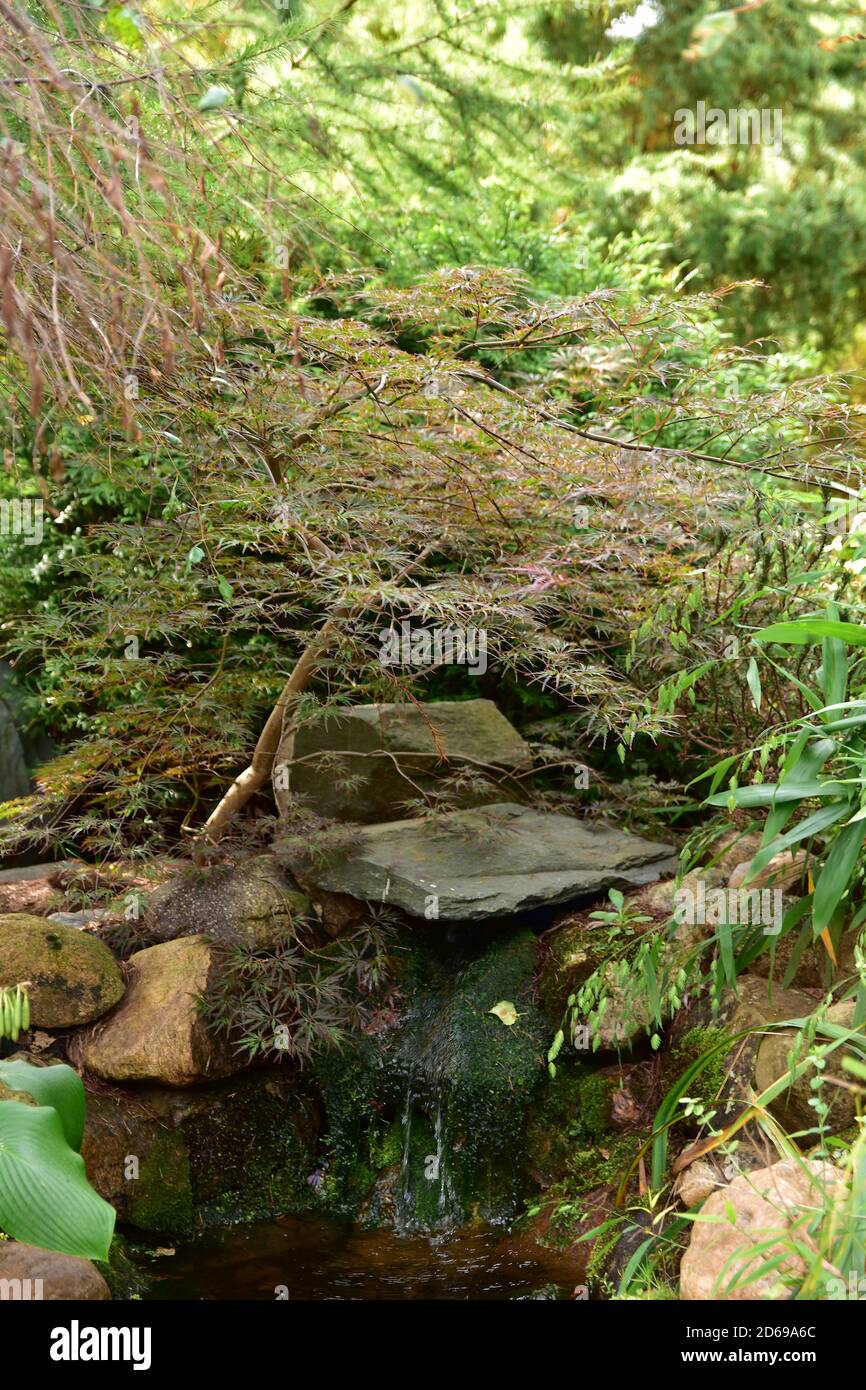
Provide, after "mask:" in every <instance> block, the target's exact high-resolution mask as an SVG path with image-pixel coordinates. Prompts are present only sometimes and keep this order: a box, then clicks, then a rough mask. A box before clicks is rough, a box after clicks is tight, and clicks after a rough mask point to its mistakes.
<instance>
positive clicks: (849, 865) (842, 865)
mask: <svg viewBox="0 0 866 1390" xmlns="http://www.w3.org/2000/svg"><path fill="white" fill-rule="evenodd" d="M864 836H866V821H855V822H854V824H853V825H846V826H845V829H844V830H842V831H840V832H839V834H838V836H837V837H836V840H835V841H834V843H833V848H832V849H831V850H830V853H829V855H828V857H827V862H826V863H825V865H824V867H823V869H822V870H821V874H820V877H819V879H818V881H817V883H816V884H815V897H814V901H813V903H812V931H813V933H814V935H815V936H818V935H819V934H820V933H821V932H822V931H823V930H824V928H825V927H827V926H829V923H830V918H831V917H832V916H833V913H834V911H835V909H836V907H837V905H838V903H839V902H840V900H841V898H842V895H843V893H844V892H845V891H846V890H847V888H848V886H849V884H850V882H851V878H852V875H853V873H854V870H855V868H856V867H857V859H858V856H859V854H860V847H861V845H862V844H863V838H864Z"/></svg>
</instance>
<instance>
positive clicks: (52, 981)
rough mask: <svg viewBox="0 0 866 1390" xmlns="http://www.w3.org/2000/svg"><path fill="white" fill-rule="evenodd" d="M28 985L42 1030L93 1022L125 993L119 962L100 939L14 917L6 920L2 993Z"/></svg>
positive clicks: (0, 946) (1, 939)
mask: <svg viewBox="0 0 866 1390" xmlns="http://www.w3.org/2000/svg"><path fill="white" fill-rule="evenodd" d="M25 980H26V981H29V982H30V983H29V988H28V993H29V995H30V1018H31V1022H32V1023H33V1024H35V1025H36V1026H37V1027H38V1028H72V1027H75V1026H76V1025H79V1024H83V1023H92V1022H93V1021H94V1020H95V1019H98V1018H101V1017H102V1016H103V1014H105V1013H107V1012H108V1010H109V1009H111V1008H113V1007H114V1005H115V1004H116V1003H117V1002H118V1000H119V999H120V998H121V997H122V996H123V990H124V985H123V976H122V974H121V973H120V969H119V967H118V964H117V961H116V960H115V959H114V956H113V955H112V954H111V952H110V951H109V949H108V947H107V946H105V945H104V944H103V942H101V941H99V940H98V939H97V938H96V937H95V936H90V935H89V934H88V933H87V932H82V931H76V930H75V928H73V927H67V926H64V925H63V924H62V923H60V922H49V921H46V919H45V918H44V917H31V916H29V915H28V914H26V913H11V914H7V915H5V916H2V917H0V988H4V987H6V986H9V985H15V984H18V983H19V982H24V981H25Z"/></svg>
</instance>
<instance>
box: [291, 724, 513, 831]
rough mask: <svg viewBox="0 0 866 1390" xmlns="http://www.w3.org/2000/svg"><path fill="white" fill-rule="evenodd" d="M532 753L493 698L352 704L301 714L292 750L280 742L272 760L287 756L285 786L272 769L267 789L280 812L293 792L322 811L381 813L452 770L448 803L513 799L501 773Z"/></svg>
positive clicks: (365, 817)
mask: <svg viewBox="0 0 866 1390" xmlns="http://www.w3.org/2000/svg"><path fill="white" fill-rule="evenodd" d="M287 760H289V762H288V764H287ZM531 762H532V758H531V754H530V751H529V746H528V744H526V743H525V742H524V740H523V739H522V738H521V737H520V735H519V734H518V733H517V731H516V729H514V728H513V727H512V726H511V724H509V722H508V720H507V719H505V718H504V716H503V715H501V714H500V713H499V710H498V709H497V708H496V706H495V705H494V704H493V702H492V701H491V700H443V701H440V702H434V703H432V704H425V705H411V704H407V705H388V704H383V705H357V706H354V707H352V708H349V709H343V710H340V711H339V712H337V713H329V714H328V715H327V716H325V717H324V718H322V719H319V720H316V721H315V722H314V723H311V724H305V725H304V726H303V727H302V728H301V729H299V730H298V732H297V735H296V738H295V744H294V751H293V753H292V754H291V755H290V754H289V752H288V750H287V745H286V744H285V743H284V744H283V745H282V746H281V749H280V751H279V752H278V753H277V757H276V768H277V769H280V767H281V766H286V765H288V766H289V771H288V781H289V787H288V789H286V787H285V786H284V785H281V779H280V777H279V776H275V779H274V790H275V795H276V799H277V805H278V807H279V809H280V812H281V814H283V815H285V814H286V813H287V811H288V808H289V806H290V805H291V804H292V803H293V801H294V800H295V799H296V798H298V799H299V800H300V801H301V802H302V804H303V806H304V807H305V808H306V809H308V810H310V811H314V812H315V813H316V814H317V815H320V816H326V817H328V818H332V819H336V820H349V821H362V822H371V821H384V820H393V819H394V818H395V817H396V816H399V815H400V814H401V812H403V813H404V814H405V810H406V807H407V804H408V803H411V802H412V801H417V800H419V799H421V798H422V797H423V794H424V793H426V792H430V791H433V790H435V788H436V787H437V785H441V783H442V781H443V779H444V778H445V777H447V776H449V775H450V776H453V775H454V774H455V773H459V774H461V783H462V785H461V786H460V787H459V788H449V796H451V804H452V805H456V806H480V805H485V804H487V803H490V802H498V801H502V800H503V799H506V798H507V799H510V800H514V798H515V797H516V796H518V795H519V794H520V788H519V783H517V782H515V781H514V779H513V778H508V776H507V774H508V773H509V772H512V773H513V772H515V771H517V770H518V769H527V768H529V767H530V765H531Z"/></svg>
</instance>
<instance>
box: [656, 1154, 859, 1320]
mask: <svg viewBox="0 0 866 1390" xmlns="http://www.w3.org/2000/svg"><path fill="white" fill-rule="evenodd" d="M844 1183H845V1179H844V1175H843V1174H842V1172H841V1171H840V1170H839V1169H838V1168H836V1167H834V1165H833V1164H832V1163H826V1162H822V1161H821V1160H817V1159H813V1160H811V1161H806V1160H800V1159H793V1158H786V1159H784V1160H783V1161H782V1162H780V1163H774V1164H772V1165H771V1166H770V1167H769V1168H760V1169H757V1170H756V1171H755V1172H752V1173H744V1174H741V1175H740V1176H739V1177H737V1178H734V1180H733V1182H731V1183H728V1184H727V1186H726V1187H723V1188H720V1189H719V1190H718V1191H717V1192H714V1193H712V1195H711V1196H709V1197H708V1198H707V1200H706V1202H705V1204H704V1206H703V1207H702V1209H701V1219H699V1220H698V1221H696V1222H695V1223H694V1225H693V1227H692V1234H691V1238H690V1240H689V1247H688V1249H687V1251H686V1253H685V1255H684V1256H683V1260H682V1265H681V1268H680V1298H681V1299H685V1300H686V1301H694V1300H700V1301H702V1302H705V1301H707V1300H713V1299H747V1298H748V1299H754V1298H759V1299H787V1298H790V1296H791V1291H792V1289H795V1288H796V1287H797V1286H798V1285H799V1283H800V1282H801V1281H802V1278H803V1275H804V1274H805V1272H806V1263H805V1261H804V1259H803V1257H802V1256H801V1255H800V1254H799V1252H798V1251H797V1249H796V1243H797V1241H798V1240H802V1239H803V1218H804V1215H805V1216H806V1218H807V1219H810V1218H811V1217H812V1216H813V1215H814V1214H815V1213H816V1212H820V1211H821V1210H822V1209H824V1207H825V1204H826V1202H827V1201H828V1199H832V1197H834V1196H838V1195H839V1194H841V1193H842V1191H843V1190H844ZM732 1214H733V1219H732ZM795 1230H796V1234H795ZM778 1257H781V1259H780V1263H779V1264H778V1265H776V1266H774V1267H771V1268H769V1269H768V1270H767V1271H766V1272H765V1273H761V1274H760V1275H758V1277H757V1278H755V1279H753V1280H752V1282H750V1283H746V1282H745V1281H746V1280H747V1279H748V1278H749V1276H750V1275H752V1274H757V1272H758V1270H759V1269H760V1268H761V1267H762V1266H764V1265H768V1264H771V1262H773V1261H774V1260H776V1259H777V1258H778Z"/></svg>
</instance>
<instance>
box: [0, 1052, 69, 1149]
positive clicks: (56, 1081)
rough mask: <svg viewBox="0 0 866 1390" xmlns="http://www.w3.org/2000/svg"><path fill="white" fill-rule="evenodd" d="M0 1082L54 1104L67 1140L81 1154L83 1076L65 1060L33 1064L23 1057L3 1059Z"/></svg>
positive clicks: (0, 1065)
mask: <svg viewBox="0 0 866 1390" xmlns="http://www.w3.org/2000/svg"><path fill="white" fill-rule="evenodd" d="M0 1081H3V1082H5V1083H6V1085H7V1086H9V1087H10V1088H11V1089H12V1090H13V1091H25V1092H26V1093H27V1095H28V1096H32V1097H33V1099H34V1100H35V1101H38V1102H39V1104H40V1105H51V1106H53V1107H54V1109H55V1110H56V1111H57V1113H58V1115H59V1116H60V1123H61V1124H62V1126H63V1132H64V1134H65V1135H66V1142H67V1144H68V1145H69V1147H70V1148H71V1149H74V1150H75V1152H76V1153H78V1151H79V1149H80V1148H81V1141H82V1139H83V1138H84V1108H85V1100H84V1086H83V1085H82V1081H81V1077H80V1076H79V1075H78V1073H77V1072H76V1071H73V1069H72V1067H68V1066H67V1065H66V1063H65V1062H58V1063H57V1065H56V1066H48V1067H34V1066H33V1064H32V1062H27V1061H25V1060H24V1058H23V1057H16V1058H14V1059H10V1060H9V1061H6V1062H2V1061H0Z"/></svg>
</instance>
